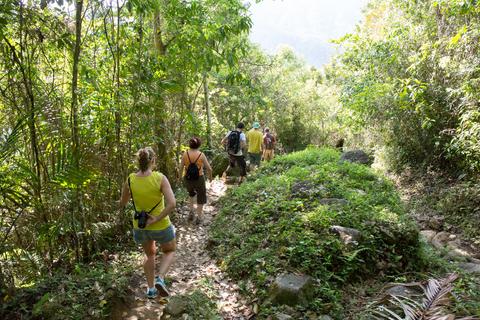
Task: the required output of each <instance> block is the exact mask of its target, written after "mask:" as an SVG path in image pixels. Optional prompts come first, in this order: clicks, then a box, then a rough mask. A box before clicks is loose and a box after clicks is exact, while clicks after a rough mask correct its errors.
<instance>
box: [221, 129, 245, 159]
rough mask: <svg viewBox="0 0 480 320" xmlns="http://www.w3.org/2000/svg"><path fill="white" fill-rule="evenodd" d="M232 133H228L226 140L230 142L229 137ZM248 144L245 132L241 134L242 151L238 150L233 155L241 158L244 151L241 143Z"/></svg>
mask: <svg viewBox="0 0 480 320" xmlns="http://www.w3.org/2000/svg"><path fill="white" fill-rule="evenodd" d="M230 133H232V131H228V133H227V135H226V136H225V139H226V140H227V141H228V136H229V135H230ZM242 141H243V143H247V137H246V136H245V133H243V132H240V150H238V152H237V153H234V154H232V155H234V156H241V155H243V151H242V146H241V143H242ZM227 143H228V142H227Z"/></svg>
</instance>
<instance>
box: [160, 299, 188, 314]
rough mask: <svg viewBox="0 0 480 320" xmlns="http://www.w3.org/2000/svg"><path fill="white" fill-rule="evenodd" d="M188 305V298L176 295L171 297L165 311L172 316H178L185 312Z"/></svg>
mask: <svg viewBox="0 0 480 320" xmlns="http://www.w3.org/2000/svg"><path fill="white" fill-rule="evenodd" d="M187 306H188V298H187V297H183V296H175V297H172V298H171V299H170V301H169V302H168V304H167V306H166V307H165V313H168V314H171V315H172V316H178V315H180V314H182V313H183V312H185V310H186V309H187Z"/></svg>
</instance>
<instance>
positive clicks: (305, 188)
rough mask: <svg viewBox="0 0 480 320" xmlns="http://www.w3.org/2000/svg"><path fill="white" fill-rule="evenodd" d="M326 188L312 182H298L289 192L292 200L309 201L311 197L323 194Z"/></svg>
mask: <svg viewBox="0 0 480 320" xmlns="http://www.w3.org/2000/svg"><path fill="white" fill-rule="evenodd" d="M326 191H327V188H325V186H323V185H321V184H316V183H315V182H313V181H298V182H295V183H293V184H292V187H291V189H290V192H291V194H292V197H294V198H303V199H310V198H311V197H313V196H316V195H319V194H321V193H325V192H326Z"/></svg>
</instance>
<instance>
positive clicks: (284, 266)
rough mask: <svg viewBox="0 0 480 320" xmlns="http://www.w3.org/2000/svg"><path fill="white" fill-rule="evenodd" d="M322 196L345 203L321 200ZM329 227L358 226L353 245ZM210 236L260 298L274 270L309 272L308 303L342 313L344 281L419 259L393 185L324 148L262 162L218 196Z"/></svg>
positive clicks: (411, 265) (405, 267)
mask: <svg viewBox="0 0 480 320" xmlns="http://www.w3.org/2000/svg"><path fill="white" fill-rule="evenodd" d="M327 198H328V199H344V200H346V202H345V203H343V202H342V201H341V200H338V203H335V201H333V200H332V201H331V202H332V203H333V204H331V205H322V199H327ZM333 225H340V226H343V227H350V228H355V229H357V230H359V231H360V232H361V233H362V238H361V239H360V240H359V242H358V245H355V244H351V245H346V244H344V243H342V242H341V241H340V240H339V238H338V237H337V236H336V235H335V234H333V233H332V232H331V231H330V228H331V227H332V226H333ZM225 226H228V227H225ZM211 238H212V242H213V243H215V244H216V245H215V246H214V249H213V253H214V255H215V257H217V258H218V259H219V260H220V263H221V265H222V266H223V267H224V268H225V270H226V271H228V273H229V274H230V275H231V276H232V277H234V278H236V279H239V280H241V281H244V282H247V281H252V282H253V283H254V284H255V286H256V287H257V288H258V291H257V294H258V295H259V296H261V297H262V298H263V299H265V298H266V296H267V289H268V286H269V285H270V284H271V282H272V279H273V277H274V276H275V275H277V274H279V273H281V272H289V271H296V272H301V273H305V274H308V275H311V276H313V277H315V278H316V279H317V281H318V282H317V283H318V285H317V287H316V291H317V292H316V295H317V299H316V300H315V301H314V302H313V303H312V305H310V306H308V307H309V308H311V309H314V310H317V311H322V312H325V313H330V312H336V313H337V314H338V312H341V306H340V299H341V295H342V293H341V288H342V286H343V285H345V284H346V283H348V282H351V281H356V280H360V279H362V278H369V277H378V276H379V275H385V276H387V275H396V274H399V273H404V272H408V271H409V270H418V268H420V267H422V266H423V264H424V262H425V261H424V260H423V259H422V258H421V254H420V252H421V251H420V245H419V239H418V230H417V228H416V226H415V224H414V223H413V221H412V220H411V219H410V218H409V217H407V216H406V214H405V211H404V209H403V207H402V204H401V202H400V199H399V196H398V195H397V193H396V192H395V189H394V186H393V184H392V183H390V182H389V181H387V180H385V179H383V178H381V177H380V176H379V175H376V174H375V173H374V172H372V170H371V169H369V168H367V167H365V166H361V165H357V164H352V163H349V162H339V153H338V152H337V151H335V150H331V149H316V148H309V149H307V150H305V151H301V152H297V153H292V154H289V155H287V156H283V157H278V158H276V159H275V160H274V161H272V162H271V163H269V164H268V165H266V166H264V167H262V168H261V169H260V170H259V171H258V173H257V174H256V175H255V176H254V177H253V178H252V179H251V180H250V181H249V182H248V183H246V184H244V185H242V186H240V187H238V188H236V189H234V190H232V191H231V192H230V193H229V194H228V195H227V196H226V197H225V198H224V201H223V202H222V210H221V213H220V215H219V216H218V218H217V219H216V221H215V224H214V226H213V227H212V231H211Z"/></svg>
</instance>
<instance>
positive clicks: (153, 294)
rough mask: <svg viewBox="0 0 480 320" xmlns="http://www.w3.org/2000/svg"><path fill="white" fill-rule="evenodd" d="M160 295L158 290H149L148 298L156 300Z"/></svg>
mask: <svg viewBox="0 0 480 320" xmlns="http://www.w3.org/2000/svg"><path fill="white" fill-rule="evenodd" d="M157 295H158V290H157V288H149V289H147V298H148V299H154V298H156V297H157Z"/></svg>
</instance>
